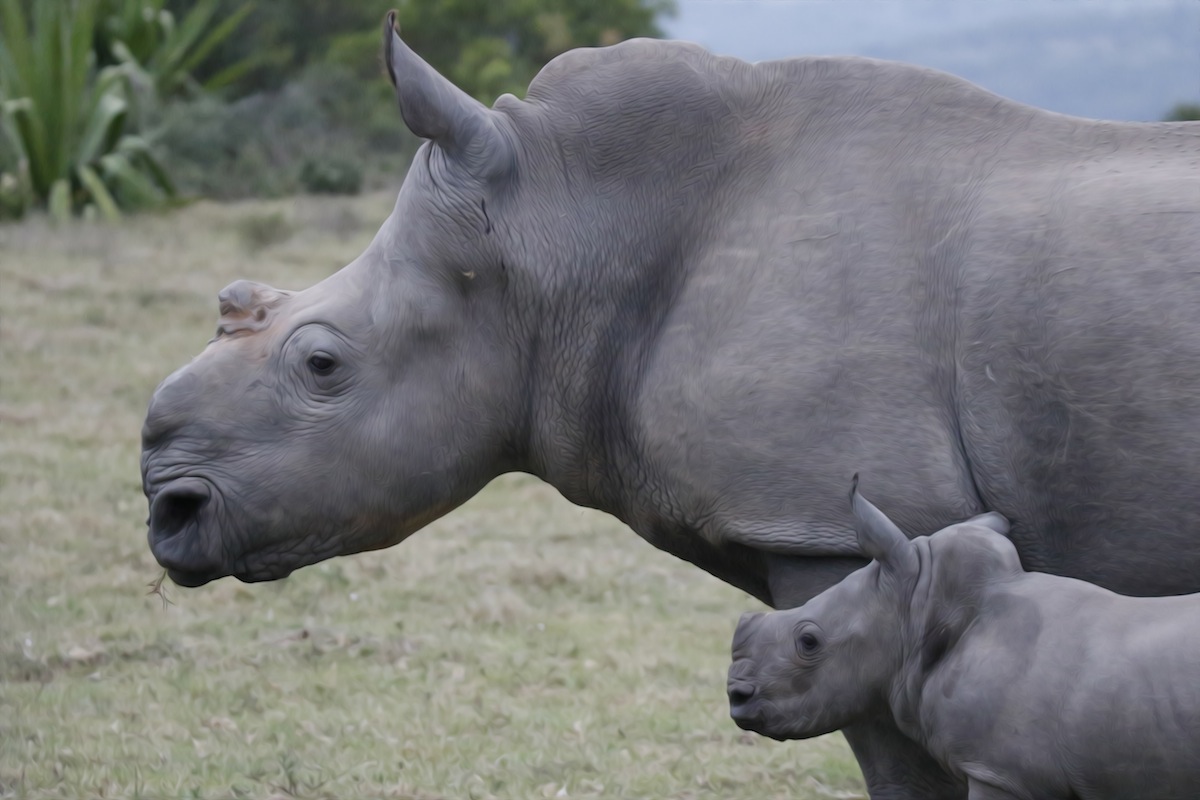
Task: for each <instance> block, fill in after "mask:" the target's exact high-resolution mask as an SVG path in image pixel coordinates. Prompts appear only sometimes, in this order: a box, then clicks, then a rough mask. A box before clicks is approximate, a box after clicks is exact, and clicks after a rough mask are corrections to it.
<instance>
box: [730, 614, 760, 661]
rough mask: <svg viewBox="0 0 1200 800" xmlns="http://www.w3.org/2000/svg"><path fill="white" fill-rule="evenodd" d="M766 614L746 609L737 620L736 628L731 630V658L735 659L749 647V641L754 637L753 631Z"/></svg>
mask: <svg viewBox="0 0 1200 800" xmlns="http://www.w3.org/2000/svg"><path fill="white" fill-rule="evenodd" d="M765 616H766V614H764V613H762V612H761V611H747V612H746V613H745V614H742V616H741V619H739V620H738V624H737V628H736V629H735V630H734V632H733V659H734V660H735V661H736V660H737V659H738V658H740V657H741V656H742V654H744V653H745V652H746V650H747V649H748V648H749V647H750V641H751V639H752V638H753V637H754V632H755V631H756V630H757V629H758V627H759V625H761V624H762V620H763V618H764V617H765Z"/></svg>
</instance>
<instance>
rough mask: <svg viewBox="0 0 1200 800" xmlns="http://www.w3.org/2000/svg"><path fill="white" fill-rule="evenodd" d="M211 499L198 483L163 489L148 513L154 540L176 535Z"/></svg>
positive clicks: (205, 489) (206, 490)
mask: <svg viewBox="0 0 1200 800" xmlns="http://www.w3.org/2000/svg"><path fill="white" fill-rule="evenodd" d="M211 497H212V495H210V494H209V491H208V489H207V488H206V487H204V486H203V485H202V484H198V483H196V484H193V483H188V484H187V485H185V486H177V487H168V488H166V489H163V490H162V491H161V492H159V494H158V496H157V497H155V498H154V505H153V507H152V508H151V511H150V530H151V532H152V535H153V537H154V539H155V540H157V541H162V540H164V539H170V538H171V537H173V536H175V535H176V534H178V533H179V532H180V531H182V530H183V529H184V528H186V527H187V526H188V525H189V524H191V522H192V521H193V520H195V519H196V517H197V516H198V515H199V514H200V512H201V510H203V508H204V506H206V505H207V504H208V501H209V500H210V499H211Z"/></svg>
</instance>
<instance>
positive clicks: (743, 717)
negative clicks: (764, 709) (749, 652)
mask: <svg viewBox="0 0 1200 800" xmlns="http://www.w3.org/2000/svg"><path fill="white" fill-rule="evenodd" d="M754 672H755V670H754V663H753V662H752V661H750V659H748V658H743V659H739V660H737V661H734V662H733V664H732V665H731V666H730V667H729V682H728V684H727V688H728V692H729V716H731V717H733V721H734V722H736V723H737V724H738V726H739V727H742V728H747V729H751V728H753V727H754V725H755V724H756V721H757V720H758V718H759V716H760V714H759V708H758V707H759V703H758V684H757V683H756V682H755V679H754Z"/></svg>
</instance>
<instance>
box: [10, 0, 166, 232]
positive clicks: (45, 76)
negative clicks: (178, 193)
mask: <svg viewBox="0 0 1200 800" xmlns="http://www.w3.org/2000/svg"><path fill="white" fill-rule="evenodd" d="M96 12H97V3H96V2H95V0H75V1H74V2H71V0H38V2H37V3H36V4H34V7H33V17H32V25H30V24H29V21H27V19H26V16H25V14H24V12H23V11H22V8H21V4H20V3H19V2H18V0H0V22H2V23H3V25H2V26H0V138H3V139H4V140H5V144H4V147H3V148H0V159H3V160H0V194H2V195H3V198H4V199H3V202H2V204H3V206H4V209H5V212H4V213H5V214H6V215H9V216H18V215H20V214H21V213H22V212H23V211H24V207H23V206H24V204H36V205H39V206H46V207H47V208H48V209H49V211H50V213H51V215H52V216H54V217H55V218H59V219H61V218H65V217H67V216H70V214H71V213H72V212H82V213H84V214H86V215H92V214H96V213H99V214H100V215H103V216H105V217H108V218H113V217H117V216H119V215H120V211H119V209H121V208H138V207H147V206H154V205H159V204H161V203H162V202H164V201H165V200H167V199H169V198H170V197H172V196H173V194H174V187H173V185H172V184H171V182H170V180H169V179H168V178H167V175H166V173H165V172H164V171H163V169H162V167H161V165H160V164H159V162H158V161H157V160H156V158H155V157H154V155H153V153H152V152H151V149H150V145H149V143H148V142H147V140H146V139H144V138H142V137H140V136H137V135H135V134H134V133H133V131H132V127H131V125H130V124H129V123H130V119H129V106H130V103H129V97H130V93H131V88H130V72H129V70H128V68H126V67H125V66H109V67H105V68H103V69H99V70H97V69H96V68H95V63H96V60H95V55H94V52H93V50H92V41H93V38H94V36H95V33H96V19H97V17H96ZM4 187H7V188H4Z"/></svg>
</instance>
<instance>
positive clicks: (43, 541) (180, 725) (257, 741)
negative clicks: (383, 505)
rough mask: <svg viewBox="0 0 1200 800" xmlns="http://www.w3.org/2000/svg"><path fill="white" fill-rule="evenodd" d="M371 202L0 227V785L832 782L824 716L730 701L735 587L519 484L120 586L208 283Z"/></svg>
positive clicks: (258, 263) (357, 221)
mask: <svg viewBox="0 0 1200 800" xmlns="http://www.w3.org/2000/svg"><path fill="white" fill-rule="evenodd" d="M392 201H393V198H392V196H390V195H373V196H366V197H362V198H352V199H337V200H332V199H321V200H316V199H307V198H306V199H300V200H291V201H277V202H269V203H243V204H231V205H214V204H208V203H201V204H197V205H196V206H193V207H191V208H188V209H186V210H183V211H181V212H178V213H175V214H173V215H169V216H150V217H143V218H137V219H132V220H128V221H126V222H125V223H123V224H122V225H121V226H120V227H115V228H102V227H92V226H78V227H72V228H52V227H50V226H48V225H46V224H44V223H42V222H40V221H38V220H33V221H30V222H28V223H26V224H22V225H21V226H16V227H12V226H10V227H0V345H2V346H3V353H4V356H3V357H4V365H5V374H4V377H3V379H2V380H0V430H2V431H3V436H2V437H0V495H2V497H0V554H2V555H3V558H0V609H3V612H2V616H0V797H23V798H26V797H27V798H60V797H87V796H104V797H155V798H166V797H171V798H175V797H180V798H182V797H189V798H193V797H196V798H233V797H281V798H282V797H291V798H324V797H339V798H340V797H361V796H371V797H394V798H422V799H423V800H431V799H432V798H486V797H502V798H521V799H522V800H526V799H527V798H537V797H613V798H630V797H655V798H718V797H720V798H733V799H734V800H736V798H755V799H756V800H758V799H760V798H785V797H786V798H820V797H851V796H855V794H856V793H860V792H861V791H862V789H861V786H862V784H861V780H860V778H859V777H858V771H857V769H856V768H855V766H854V762H853V760H852V758H851V756H850V754H849V752H848V749H847V748H846V746H845V744H844V742H843V741H842V740H841V738H840V737H837V736H832V737H825V738H823V739H819V740H815V741H812V742H806V743H792V744H784V745H780V744H777V743H775V742H771V741H768V740H765V739H762V738H759V737H753V736H747V735H746V734H744V733H742V732H741V731H739V730H738V729H737V728H736V727H735V726H734V725H733V724H732V723H731V722H730V721H729V719H728V712H727V710H726V705H725V699H724V692H723V689H724V675H725V670H726V667H727V659H728V647H729V636H730V634H731V632H732V628H733V625H734V623H735V621H736V619H737V617H738V614H739V613H740V612H742V611H744V610H747V609H751V608H755V607H758V605H757V603H755V602H754V601H753V600H751V599H750V598H748V597H746V596H745V595H743V594H742V593H740V592H737V591H735V590H733V589H731V588H730V587H728V586H725V585H723V584H721V583H719V582H718V581H716V580H715V579H713V578H711V577H709V576H707V575H705V574H704V573H702V572H700V571H699V570H696V569H695V568H693V567H690V566H687V565H685V564H683V563H682V562H679V561H676V560H675V559H673V558H671V557H669V556H666V555H664V554H662V553H659V552H658V551H655V550H654V549H653V548H651V547H650V546H649V545H647V544H646V543H645V542H643V541H641V540H640V539H639V538H638V537H636V536H635V535H634V534H633V533H631V532H630V531H629V530H628V529H626V528H624V527H623V526H621V525H620V524H619V523H617V522H616V521H615V520H613V519H611V518H609V517H606V516H604V515H601V514H598V513H595V512H590V511H585V510H582V509H579V508H576V507H574V506H571V505H569V504H568V503H566V501H564V500H563V499H562V498H561V497H560V496H559V495H558V494H557V493H556V492H554V491H553V490H552V489H550V488H549V487H547V486H545V485H543V484H541V483H539V482H537V481H536V480H533V479H531V478H528V477H525V476H507V477H505V478H502V479H500V480H497V481H496V482H494V483H493V484H492V485H491V486H489V487H488V488H487V489H486V490H485V491H484V492H483V493H482V494H481V495H480V496H479V497H477V498H476V499H475V500H473V501H472V502H471V503H468V504H467V505H466V506H464V507H463V508H461V509H459V510H458V511H456V512H454V513H453V514H451V515H450V516H449V517H447V518H446V519H444V520H442V521H440V522H438V523H436V524H434V525H432V526H430V527H429V528H428V529H426V530H425V531H422V532H421V533H420V534H418V535H417V536H414V537H413V538H412V539H411V540H410V541H408V542H406V543H405V544H403V545H401V546H399V547H396V548H393V549H391V550H388V551H384V552H382V553H375V554H372V555H370V556H364V557H351V558H344V559H335V560H333V561H328V562H325V563H323V564H319V565H316V566H313V567H309V568H306V569H303V570H300V571H298V572H297V573H295V574H294V575H293V576H292V577H290V578H288V579H287V580H285V581H281V582H277V583H269V584H254V585H243V584H239V583H237V582H234V581H231V580H229V579H226V580H224V581H218V582H217V583H215V584H211V585H209V586H206V587H204V588H202V589H196V590H186V589H180V588H178V587H174V586H172V585H171V584H169V583H168V584H167V585H166V588H167V591H168V596H169V598H170V600H171V604H170V605H166V606H164V604H163V603H162V601H161V598H160V597H158V596H154V595H148V594H147V588H148V587H147V583H149V582H151V581H153V580H154V579H156V578H157V577H158V576H159V575H160V574H161V569H160V568H159V567H158V566H157V565H156V564H155V562H154V560H153V558H152V557H151V556H150V554H149V552H148V550H147V548H146V541H145V531H146V528H145V518H146V507H145V500H144V498H143V497H142V494H141V487H140V479H139V475H138V445H139V441H138V437H139V431H140V427H141V423H142V417H143V414H144V412H145V407H146V403H147V401H148V399H149V397H150V393H151V392H152V390H153V389H154V387H155V385H156V384H157V383H158V381H159V380H161V379H162V378H163V377H164V376H166V375H167V374H168V373H170V372H171V371H172V370H173V369H175V368H176V367H177V366H179V365H180V364H183V363H185V362H186V361H187V360H188V359H189V358H190V357H191V356H192V355H194V354H195V353H197V352H198V351H199V350H200V349H201V348H202V347H203V345H204V343H205V342H206V341H207V340H208V338H209V337H210V336H211V334H212V331H213V329H214V327H215V325H216V319H217V303H216V294H217V292H218V291H219V290H220V289H221V288H222V287H224V286H225V285H226V284H228V283H229V282H231V281H232V280H235V279H237V278H253V279H256V280H261V281H265V282H267V283H271V284H273V285H276V286H280V287H281V288H302V287H304V286H307V285H309V284H311V283H313V282H314V281H316V280H319V279H321V278H323V277H324V276H326V275H328V274H329V273H331V272H332V271H333V270H335V269H337V268H338V267H340V266H341V265H342V264H345V263H347V262H348V261H350V260H351V259H352V258H354V257H355V256H356V255H357V254H358V253H359V252H360V251H361V249H362V248H363V247H364V246H365V245H366V243H367V242H368V241H369V240H370V238H371V237H372V236H373V234H374V231H375V223H376V222H377V221H382V220H383V219H384V218H385V217H386V216H387V214H388V212H389V210H390V207H391V204H392ZM247 219H254V220H275V219H279V220H284V221H285V222H286V225H285V226H282V227H281V226H276V225H275V224H274V223H273V222H272V223H270V225H268V226H267V227H269V228H271V230H265V231H256V232H253V233H250V234H248V233H246V225H245V224H244V223H242V222H240V221H242V220H247ZM368 220H369V221H371V222H370V223H368V222H367V221H368ZM276 229H278V230H276ZM285 229H286V235H283V232H284V231H285ZM268 234H270V235H268ZM277 234H278V235H277Z"/></svg>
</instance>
